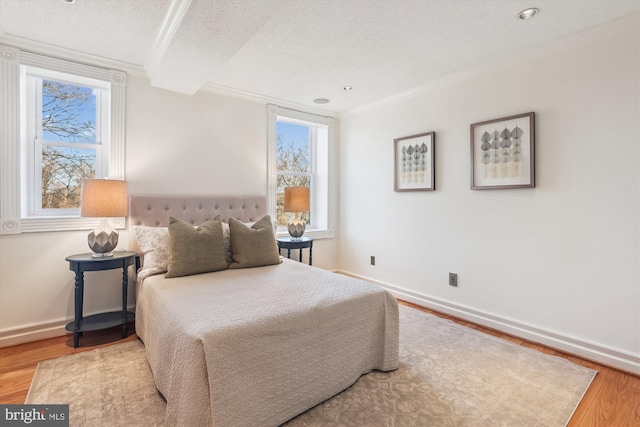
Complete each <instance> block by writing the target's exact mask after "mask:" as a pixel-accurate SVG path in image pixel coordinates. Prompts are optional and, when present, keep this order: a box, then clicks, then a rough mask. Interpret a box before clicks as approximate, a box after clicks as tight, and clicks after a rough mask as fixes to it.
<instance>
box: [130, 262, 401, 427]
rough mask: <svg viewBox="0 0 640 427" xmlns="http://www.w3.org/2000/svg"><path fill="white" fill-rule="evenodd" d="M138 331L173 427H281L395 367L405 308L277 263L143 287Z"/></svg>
mask: <svg viewBox="0 0 640 427" xmlns="http://www.w3.org/2000/svg"><path fill="white" fill-rule="evenodd" d="M136 331H137V333H138V336H139V337H140V338H141V339H142V340H143V341H144V343H145V346H146V351H147V357H148V360H149V364H150V365H151V369H152V371H153V375H154V378H155V382H156V387H157V388H158V390H159V391H160V392H161V393H162V394H163V395H164V396H165V398H166V399H167V418H166V423H167V425H169V426H190V427H193V426H208V425H212V426H219V427H234V426H261V427H263V426H277V425H279V424H281V423H283V422H285V421H287V420H288V419H290V418H292V417H294V416H296V415H298V414H300V413H302V412H304V411H305V410H307V409H309V408H311V407H313V406H315V405H316V404H318V403H320V402H322V401H324V400H326V399H328V398H330V397H331V396H333V395H335V394H336V393H338V392H340V391H342V390H344V389H345V388H347V387H349V386H350V385H351V384H353V383H354V382H355V381H356V380H357V379H358V378H359V377H360V375H362V374H364V373H366V372H368V371H370V370H372V369H377V370H381V371H389V370H394V369H396V368H397V367H398V306H397V303H396V300H395V298H394V297H393V296H392V295H391V294H390V293H388V292H387V291H385V290H383V289H381V288H379V287H377V286H374V285H372V284H370V283H367V282H364V281H361V280H356V279H352V278H348V277H345V276H342V275H339V274H335V273H331V272H328V271H324V270H320V269H317V268H313V267H309V266H306V265H303V264H300V263H297V262H294V261H289V260H286V259H285V260H284V262H283V263H282V264H280V265H273V266H268V267H257V268H250V269H242V270H225V271H220V272H215V273H207V274H199V275H194V276H188V277H183V278H174V279H165V278H164V276H162V275H158V276H151V277H148V278H146V279H145V280H144V281H143V282H142V283H140V284H139V285H138V300H137V313H136Z"/></svg>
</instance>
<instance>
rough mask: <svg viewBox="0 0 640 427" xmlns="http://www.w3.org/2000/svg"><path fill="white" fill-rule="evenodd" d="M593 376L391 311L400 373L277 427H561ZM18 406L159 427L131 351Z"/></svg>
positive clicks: (66, 369) (91, 365)
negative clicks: (59, 407) (60, 406)
mask: <svg viewBox="0 0 640 427" xmlns="http://www.w3.org/2000/svg"><path fill="white" fill-rule="evenodd" d="M595 374H596V371H593V370H591V369H587V368H584V367H581V366H578V365H575V364H573V363H571V362H569V361H567V360H565V359H562V358H558V357H554V356H549V355H545V354H543V353H540V352H537V351H535V350H531V349H528V348H525V347H521V346H518V345H516V344H513V343H510V342H508V341H505V340H502V339H499V338H495V337H493V336H490V335H487V334H483V333H481V332H478V331H476V330H473V329H470V328H467V327H464V326H461V325H458V324H456V323H455V322H451V321H449V320H444V319H441V318H439V317H437V316H434V315H431V314H427V313H423V312H421V311H418V310H416V309H412V308H408V307H404V306H401V307H400V368H399V369H398V370H396V371H394V372H391V373H381V372H372V373H369V374H367V375H364V376H362V377H361V378H360V379H359V380H358V381H357V382H356V383H355V384H354V385H353V386H351V387H350V388H349V389H347V390H345V391H343V392H342V393H340V394H338V395H336V396H334V397H333V398H332V399H329V400H327V401H325V402H324V403H322V404H320V405H318V406H316V407H314V408H312V409H310V410H308V411H307V412H305V413H303V414H301V415H299V416H298V417H296V418H294V419H293V420H291V421H289V422H288V423H286V426H287V427H298V426H358V427H363V426H364V427H377V426H393V427H397V426H456V427H460V426H473V427H476V426H492V427H493V426H509V427H525V426H564V425H566V423H567V422H568V421H569V419H570V418H571V415H572V414H573V412H574V411H575V408H576V407H577V405H578V403H579V402H580V400H581V399H582V396H583V395H584V393H585V392H586V390H587V388H588V387H589V385H590V384H591V381H592V380H593V378H594V376H595ZM26 403H30V404H39V403H43V404H55V403H68V404H70V421H71V423H70V424H71V425H72V426H101V425H109V426H145V427H148V426H163V425H164V422H163V420H164V407H165V403H164V401H163V399H162V398H161V397H160V396H159V395H158V393H157V392H156V389H155V386H154V383H153V377H152V375H151V371H150V369H149V366H148V364H147V362H146V358H145V353H144V347H143V345H142V343H141V342H140V341H131V342H127V343H123V344H117V345H114V346H110V347H105V348H99V349H96V350H92V351H88V352H84V353H79V354H75V355H70V356H64V357H61V358H58V359H53V360H48V361H45V362H42V363H40V364H39V365H38V368H37V369H36V373H35V375H34V378H33V382H32V384H31V389H30V390H29V395H28V396H27V402H26ZM194 427H197V426H194ZM225 427H226V426H225Z"/></svg>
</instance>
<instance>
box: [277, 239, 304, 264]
mask: <svg viewBox="0 0 640 427" xmlns="http://www.w3.org/2000/svg"><path fill="white" fill-rule="evenodd" d="M276 240H277V242H278V252H281V251H282V249H286V250H287V258H289V259H291V249H297V250H298V251H299V252H300V256H299V260H300V262H302V250H303V249H305V248H309V265H311V254H312V252H313V237H305V236H302V237H301V238H300V239H299V240H294V239H292V238H291V237H278V238H277V239H276Z"/></svg>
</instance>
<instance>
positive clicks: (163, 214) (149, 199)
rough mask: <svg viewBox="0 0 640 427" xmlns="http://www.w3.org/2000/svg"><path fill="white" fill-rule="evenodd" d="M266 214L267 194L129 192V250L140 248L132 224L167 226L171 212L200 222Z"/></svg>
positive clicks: (256, 217)
mask: <svg viewBox="0 0 640 427" xmlns="http://www.w3.org/2000/svg"><path fill="white" fill-rule="evenodd" d="M266 214H267V198H266V196H213V195H181V196H179V195H161V194H154V195H139V194H134V195H131V196H129V230H130V233H129V250H132V251H135V252H140V251H139V248H138V242H137V241H136V237H135V233H133V227H134V226H136V225H146V226H148V227H167V226H168V225H169V217H170V216H173V217H176V218H180V219H181V220H183V221H186V222H188V223H190V224H193V225H200V224H202V223H203V222H205V221H206V220H208V219H211V218H215V217H216V216H217V215H220V218H221V219H222V220H223V221H225V222H227V221H229V218H231V217H233V218H236V219H238V220H240V221H242V222H253V221H257V220H259V219H260V218H262V217H263V216H264V215H266Z"/></svg>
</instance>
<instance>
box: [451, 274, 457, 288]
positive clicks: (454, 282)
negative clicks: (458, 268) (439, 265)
mask: <svg viewBox="0 0 640 427" xmlns="http://www.w3.org/2000/svg"><path fill="white" fill-rule="evenodd" d="M449 286H458V275H457V274H456V273H449Z"/></svg>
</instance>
